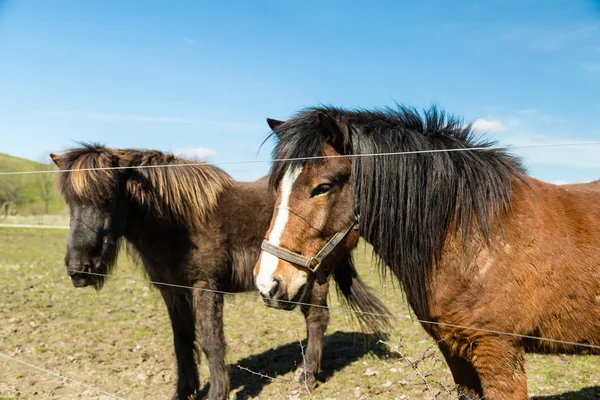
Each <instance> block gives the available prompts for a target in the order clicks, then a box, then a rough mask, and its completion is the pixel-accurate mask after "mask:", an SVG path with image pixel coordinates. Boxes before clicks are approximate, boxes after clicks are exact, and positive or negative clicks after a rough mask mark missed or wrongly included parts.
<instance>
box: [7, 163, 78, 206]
mask: <svg viewBox="0 0 600 400" xmlns="http://www.w3.org/2000/svg"><path fill="white" fill-rule="evenodd" d="M46 156H47V155H46ZM46 159H47V161H48V162H51V161H50V158H49V157H46V158H45V159H44V160H45V161H46ZM51 169H55V166H54V164H45V163H39V162H35V161H31V160H26V159H23V158H19V157H13V156H9V155H7V154H2V153H0V172H12V171H36V170H42V171H46V170H51ZM56 177H57V174H48V173H45V174H33V175H3V176H0V206H1V205H2V204H3V203H4V202H5V201H11V202H14V203H16V204H17V206H18V208H19V214H20V215H41V214H64V213H65V211H66V205H65V203H64V201H63V200H62V199H61V198H60V195H59V193H58V191H57V190H56V187H55V184H54V180H55V179H56ZM44 199H46V200H47V204H46V201H45V200H44ZM46 206H47V209H46Z"/></svg>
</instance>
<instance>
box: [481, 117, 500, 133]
mask: <svg viewBox="0 0 600 400" xmlns="http://www.w3.org/2000/svg"><path fill="white" fill-rule="evenodd" d="M473 129H475V130H476V131H479V132H482V133H499V132H504V131H506V130H507V129H508V127H507V126H506V125H504V124H503V123H502V122H500V121H498V120H487V119H478V120H476V121H475V122H473Z"/></svg>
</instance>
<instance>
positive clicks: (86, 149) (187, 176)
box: [54, 144, 233, 227]
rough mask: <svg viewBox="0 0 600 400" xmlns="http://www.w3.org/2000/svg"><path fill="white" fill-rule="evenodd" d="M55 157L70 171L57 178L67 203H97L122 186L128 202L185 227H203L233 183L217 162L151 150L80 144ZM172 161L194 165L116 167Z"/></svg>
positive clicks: (165, 163) (99, 203) (157, 164)
mask: <svg viewBox="0 0 600 400" xmlns="http://www.w3.org/2000/svg"><path fill="white" fill-rule="evenodd" d="M54 157H55V162H57V164H58V165H59V168H60V169H64V170H71V171H69V172H63V173H61V174H60V178H59V189H60V191H61V193H62V195H63V196H64V198H65V200H66V201H67V203H71V202H75V203H88V204H94V205H101V204H102V203H103V202H105V201H107V200H108V199H110V198H111V197H113V196H114V195H115V193H119V190H121V191H123V194H124V195H125V196H126V198H127V199H128V200H130V201H132V202H133V203H134V204H136V205H137V206H138V207H140V208H141V209H142V210H144V211H146V212H147V213H152V214H155V215H156V216H157V219H159V220H160V219H162V220H165V221H168V222H173V223H176V224H179V225H180V226H186V227H201V226H203V224H205V222H206V220H207V218H208V216H209V215H210V214H211V213H212V212H213V210H214V209H215V207H216V205H217V201H218V197H219V194H220V193H221V192H222V191H223V190H224V189H225V188H227V187H229V186H230V185H231V184H232V182H233V181H232V179H231V177H230V176H229V175H227V174H226V173H225V172H224V171H222V170H221V169H219V168H217V167H215V166H212V165H209V164H205V163H201V162H195V161H189V160H185V159H182V158H178V157H175V156H174V155H172V154H168V153H162V152H160V151H154V150H134V149H125V150H122V149H111V148H107V147H103V146H101V145H97V144H83V145H82V147H79V148H74V149H70V150H67V151H66V152H64V153H63V154H61V155H60V156H54ZM173 164H193V165H186V166H173V167H154V168H127V169H116V167H139V166H160V165H173ZM91 168H98V169H95V170H89V169H91ZM102 168H109V169H102ZM110 168H113V169H110ZM78 170H79V171H78Z"/></svg>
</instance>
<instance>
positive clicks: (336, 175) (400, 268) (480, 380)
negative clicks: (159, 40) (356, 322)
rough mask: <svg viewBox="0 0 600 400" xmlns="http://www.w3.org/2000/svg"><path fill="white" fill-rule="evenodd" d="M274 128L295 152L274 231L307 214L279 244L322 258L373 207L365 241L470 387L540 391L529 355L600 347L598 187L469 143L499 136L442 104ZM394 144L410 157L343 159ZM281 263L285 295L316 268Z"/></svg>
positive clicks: (279, 173) (493, 392) (332, 114)
mask: <svg viewBox="0 0 600 400" xmlns="http://www.w3.org/2000/svg"><path fill="white" fill-rule="evenodd" d="M269 123H270V125H271V128H272V129H273V131H274V133H275V135H277V137H278V139H279V142H278V144H277V147H276V149H275V153H274V156H275V158H277V159H287V160H288V161H285V162H277V163H274V165H273V170H272V174H271V177H272V184H273V186H274V187H275V188H276V189H277V200H276V204H278V206H277V208H276V209H275V212H274V215H273V220H272V225H271V228H270V229H269V231H268V233H267V240H272V236H273V235H272V232H273V226H274V225H275V224H277V223H278V222H277V221H279V223H281V211H280V210H281V208H282V207H283V208H285V209H289V213H290V215H294V216H297V218H293V219H289V220H286V221H285V223H286V226H285V227H284V228H279V231H278V236H277V243H276V244H277V245H278V246H279V247H281V248H285V249H288V250H291V251H293V252H296V253H298V254H301V255H302V256H304V257H309V258H310V257H312V256H314V254H315V253H316V252H317V251H319V249H320V248H323V247H324V244H325V242H326V241H327V240H329V239H330V238H331V237H332V235H333V234H334V233H336V232H340V231H343V230H344V229H345V228H344V227H346V226H349V224H352V220H353V219H354V218H355V215H356V214H358V215H360V229H359V231H360V234H361V236H363V237H364V238H365V239H366V240H367V241H368V242H370V243H371V244H372V245H373V248H374V251H375V252H376V253H377V254H378V255H379V256H380V257H381V260H382V263H383V264H385V265H387V266H389V269H390V270H391V271H392V273H393V274H394V275H395V277H396V278H397V279H398V280H399V281H400V282H401V283H402V286H403V288H404V290H405V292H406V298H407V301H408V302H409V304H410V306H411V307H412V309H413V311H414V312H415V314H416V316H417V317H418V318H419V320H421V321H422V325H423V327H424V329H425V330H426V331H427V332H429V333H430V334H431V335H432V337H433V338H434V339H435V340H436V341H437V342H438V345H439V347H440V349H441V351H442V352H443V354H444V356H445V358H446V361H447V362H448V365H449V367H450V369H451V371H452V374H453V377H454V379H455V381H456V383H457V384H458V385H459V391H460V393H461V395H462V396H464V397H466V398H476V399H480V398H485V399H487V400H498V399H527V398H528V395H527V380H526V373H525V362H524V361H525V352H541V353H593V354H600V351H599V350H598V349H600V347H598V346H600V249H599V248H598V240H599V239H600V190H599V189H600V186H599V185H598V183H597V182H592V183H588V184H575V185H564V186H556V185H552V184H548V183H544V182H541V181H539V180H536V179H534V178H531V177H529V176H527V175H526V173H525V171H524V170H523V168H522V167H521V165H520V161H519V160H518V159H516V158H515V157H512V156H511V155H509V154H508V153H506V152H504V151H501V150H497V149H487V150H481V149H480V150H477V149H474V150H469V151H460V149H469V148H474V147H475V148H477V147H489V146H491V144H490V143H481V142H478V141H477V140H475V138H474V136H473V134H472V133H471V130H470V127H469V126H466V127H465V126H464V125H463V124H462V122H461V121H460V120H458V119H454V118H449V119H446V118H445V116H444V115H443V113H438V111H437V110H436V109H432V110H430V111H429V112H427V113H426V114H425V117H422V116H421V115H419V113H417V112H415V111H414V110H412V109H406V108H401V109H400V110H399V111H395V110H385V111H376V112H370V111H346V110H340V109H336V108H319V109H310V110H308V111H306V112H303V113H300V114H299V115H298V116H297V117H296V118H293V119H291V120H289V121H286V122H279V121H274V120H270V121H269ZM457 149H459V151H456V150H457ZM432 150H433V152H431V151H432ZM447 150H450V151H447ZM415 151H417V152H418V151H430V152H429V153H424V154H415V153H414V152H415ZM389 152H400V153H407V152H408V153H410V154H400V155H386V156H361V157H339V156H340V155H360V154H372V153H389ZM315 156H335V157H334V158H323V159H314V158H313V159H307V158H310V157H315ZM309 193H310V195H309ZM283 203H285V204H283ZM282 204H283V206H282ZM336 204H337V205H338V206H336ZM340 205H341V206H340ZM300 221H302V222H300ZM307 224H308V225H310V226H316V227H318V230H319V231H320V232H325V233H326V234H322V233H321V234H320V235H317V234H316V233H313V232H311V231H309V230H306V228H303V227H304V226H305V225H307ZM356 236H357V235H355V234H353V233H352V232H351V233H349V234H348V236H347V238H346V239H345V240H344V241H342V242H340V244H339V246H338V252H337V254H340V255H345V254H347V253H348V252H349V251H350V249H351V248H352V247H353V246H355V245H356V242H357V238H356ZM280 258H281V259H280V260H279V261H278V262H277V264H276V265H268V262H270V261H269V258H266V257H265V253H264V252H263V253H262V254H261V257H260V259H259V262H258V263H257V265H256V267H255V275H256V276H257V281H258V280H261V281H263V282H268V280H269V279H275V278H277V280H278V282H281V283H280V286H282V287H283V288H285V290H287V292H285V290H281V291H280V293H283V295H282V296H284V297H289V296H294V295H296V294H295V293H294V290H295V288H298V287H301V284H302V282H310V281H311V280H312V279H313V278H312V277H311V275H312V274H311V273H310V271H309V270H304V269H302V268H297V267H296V266H295V265H293V264H292V263H291V262H289V260H287V259H286V257H285V256H284V257H280ZM265 265H266V266H267V267H268V268H267V270H268V271H274V272H273V273H272V274H271V277H269V276H268V274H267V273H263V272H262V271H263V270H264V269H265V268H264V267H265ZM259 289H260V286H259ZM265 295H266V296H268V294H266V293H264V292H263V296H265ZM504 333H506V334H504ZM525 336H529V337H525ZM531 337H537V338H541V339H542V340H540V339H532V338H531ZM543 339H548V340H543ZM565 342H569V343H565Z"/></svg>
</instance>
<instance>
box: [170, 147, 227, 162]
mask: <svg viewBox="0 0 600 400" xmlns="http://www.w3.org/2000/svg"><path fill="white" fill-rule="evenodd" d="M173 154H175V155H177V156H179V157H183V158H187V159H189V160H195V161H206V160H210V159H213V158H215V157H216V156H217V152H216V151H214V150H213V149H209V148H206V147H188V148H185V149H175V150H173Z"/></svg>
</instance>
